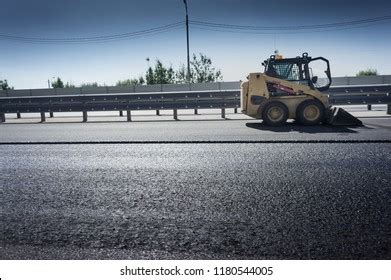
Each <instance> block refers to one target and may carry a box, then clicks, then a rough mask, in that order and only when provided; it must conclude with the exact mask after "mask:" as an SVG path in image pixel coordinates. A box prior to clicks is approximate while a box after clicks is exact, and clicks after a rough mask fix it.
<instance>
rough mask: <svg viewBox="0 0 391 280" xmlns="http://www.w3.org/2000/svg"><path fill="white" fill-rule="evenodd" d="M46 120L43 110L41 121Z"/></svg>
mask: <svg viewBox="0 0 391 280" xmlns="http://www.w3.org/2000/svg"><path fill="white" fill-rule="evenodd" d="M45 121H46V116H45V112H41V122H45Z"/></svg>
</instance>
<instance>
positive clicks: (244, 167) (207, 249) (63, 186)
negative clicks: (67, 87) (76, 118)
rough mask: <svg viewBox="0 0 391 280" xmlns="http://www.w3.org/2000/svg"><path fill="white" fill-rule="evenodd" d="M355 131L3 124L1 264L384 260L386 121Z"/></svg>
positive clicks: (389, 157)
mask: <svg viewBox="0 0 391 280" xmlns="http://www.w3.org/2000/svg"><path fill="white" fill-rule="evenodd" d="M363 121H364V124H365V126H364V127H361V128H333V127H328V126H318V127H313V128H307V127H301V126H298V125H294V124H290V125H287V126H285V127H282V128H268V127H265V126H263V125H262V124H260V123H259V122H257V121H253V120H240V119H239V120H231V121H209V120H203V121H196V122H195V121H178V122H173V121H161V122H134V123H126V122H111V123H105V122H92V123H87V124H82V123H72V122H64V123H61V124H59V123H47V124H27V123H17V124H7V123H6V124H2V125H1V126H0V131H1V135H0V142H2V143H3V145H0V155H1V157H0V193H1V195H0V205H1V211H0V247H1V248H0V259H390V258H391V183H390V182H391V175H390V174H391V144H390V139H391V137H390V135H391V134H390V119H387V118H379V119H364V120H363ZM281 139H282V140H286V142H285V143H269V142H273V141H279V140H281ZM196 140H204V141H214V142H213V143H196ZM266 140H267V141H269V140H270V141H269V142H267V141H266ZM295 140H301V142H300V143H294V142H295ZM307 140H310V141H309V142H311V141H312V140H316V141H319V143H306V141H307ZM342 140H344V141H342ZM345 140H347V141H345ZM61 141H62V142H69V143H68V144H63V145H52V144H42V143H43V142H52V143H56V142H61ZM89 141H96V144H88V142H89ZM109 141H112V142H114V141H116V144H114V143H112V144H104V143H105V142H109ZM132 141H133V142H132ZM135 141H139V142H135ZM143 141H145V142H146V143H145V144H143V143H142V142H143ZM148 141H155V144H154V145H150V144H148ZM159 141H166V142H167V143H168V144H157V143H158V142H159ZM170 141H176V142H175V143H171V144H170V143H169V142H170ZM186 141H188V142H186ZM218 141H225V143H216V142H218ZM235 141H242V142H241V143H235ZM246 141H247V142H246ZM256 141H260V142H259V143H256ZM261 141H266V142H264V143H262V142H261ZM327 141H329V142H331V143H327ZM374 141H377V142H376V143H375V142H374ZM27 142H35V143H36V144H35V145H30V144H28V145H14V144H17V143H19V144H23V143H24V144H26V143H27ZM71 142H78V144H71ZM98 142H101V143H102V144H97V143H98ZM291 142H292V143H291ZM365 142H368V143H365ZM6 143H8V145H4V144H6ZM40 143H41V144H40ZM83 143H84V144H83ZM121 143H122V144H121ZM126 143H128V144H126ZM181 143H182V144H181Z"/></svg>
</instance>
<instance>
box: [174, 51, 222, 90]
mask: <svg viewBox="0 0 391 280" xmlns="http://www.w3.org/2000/svg"><path fill="white" fill-rule="evenodd" d="M186 76H187V69H186V68H185V66H184V65H182V66H181V67H180V68H179V70H178V71H177V72H176V82H177V83H185V82H187V79H186ZM222 79H223V75H222V73H221V71H220V70H216V68H215V67H213V65H212V60H211V59H210V58H209V57H207V56H206V55H204V54H202V53H200V54H199V57H197V56H196V55H195V54H193V57H192V60H191V61H190V82H191V83H210V82H217V81H221V80H222Z"/></svg>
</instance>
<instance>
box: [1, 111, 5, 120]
mask: <svg viewBox="0 0 391 280" xmlns="http://www.w3.org/2000/svg"><path fill="white" fill-rule="evenodd" d="M0 122H5V114H4V113H1V114H0Z"/></svg>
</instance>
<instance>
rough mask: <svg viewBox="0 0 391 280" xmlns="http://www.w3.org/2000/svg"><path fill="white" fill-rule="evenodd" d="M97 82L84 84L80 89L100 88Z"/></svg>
mask: <svg viewBox="0 0 391 280" xmlns="http://www.w3.org/2000/svg"><path fill="white" fill-rule="evenodd" d="M100 86H101V85H99V84H98V83H97V82H92V83H82V84H81V85H80V87H100Z"/></svg>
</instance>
